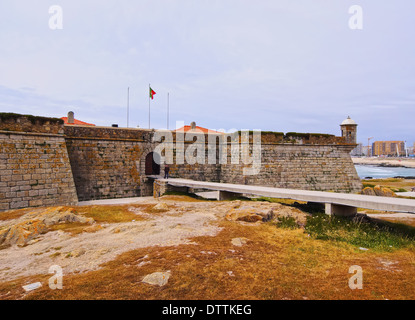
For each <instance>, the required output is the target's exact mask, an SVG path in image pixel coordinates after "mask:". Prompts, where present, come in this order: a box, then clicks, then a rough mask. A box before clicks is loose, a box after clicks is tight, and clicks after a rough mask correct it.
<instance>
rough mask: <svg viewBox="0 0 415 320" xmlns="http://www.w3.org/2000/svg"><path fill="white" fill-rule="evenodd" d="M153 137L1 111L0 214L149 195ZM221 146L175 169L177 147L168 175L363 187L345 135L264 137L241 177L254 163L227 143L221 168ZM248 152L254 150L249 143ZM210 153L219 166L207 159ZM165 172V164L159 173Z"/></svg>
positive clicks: (291, 185) (342, 189) (338, 189)
mask: <svg viewBox="0 0 415 320" xmlns="http://www.w3.org/2000/svg"><path fill="white" fill-rule="evenodd" d="M154 134H155V131H154V130H146V129H123V128H110V127H87V126H64V125H63V123H62V122H61V120H59V119H51V118H41V117H31V116H22V115H14V116H11V115H8V116H5V114H3V116H2V114H0V210H8V209H14V208H23V207H32V206H46V205H65V204H67V205H69V204H73V203H76V202H77V201H78V200H79V201H83V200H93V199H109V198H124V197H138V196H149V195H152V194H153V179H152V178H151V177H149V176H148V175H146V157H147V156H148V155H149V153H151V152H153V151H154V149H155V148H156V146H157V145H158V144H159V143H158V142H153V136H154ZM251 140H252V139H251ZM205 141H208V136H207V135H206V136H205ZM220 144H221V142H220V139H217V144H216V146H214V148H213V150H212V146H210V147H208V146H205V145H204V146H203V148H205V155H204V157H205V161H204V163H196V164H193V165H190V164H175V163H176V160H177V159H176V157H177V152H178V150H177V149H175V150H174V152H173V153H174V157H173V158H174V163H173V164H171V165H170V168H171V170H170V176H171V177H173V178H174V177H177V178H186V179H194V180H199V181H213V182H226V183H238V184H253V185H264V186H273V187H282V188H294V189H305V190H323V191H334V192H359V191H360V190H361V186H362V185H361V182H360V179H359V177H358V175H357V173H356V170H355V168H354V165H353V163H352V160H351V158H350V155H349V153H350V151H351V150H352V149H353V147H354V145H352V144H347V143H345V141H344V140H343V138H341V137H335V136H333V135H310V134H296V133H290V134H286V135H284V134H282V133H275V132H264V133H263V134H262V136H261V166H260V170H259V173H258V174H255V175H250V176H244V174H243V170H244V168H247V167H250V165H245V164H243V163H239V164H232V163H231V155H232V153H231V144H230V143H229V145H228V146H227V147H226V150H227V163H226V164H225V163H223V164H221V163H219V149H220ZM195 146H197V142H196V143H195V142H193V141H190V142H189V141H187V142H185V143H184V144H183V148H184V152H186V151H187V150H188V148H189V147H192V148H195ZM249 150H250V151H251V152H252V151H253V150H252V145H251V144H249ZM212 152H213V153H214V158H215V157H216V160H217V161H216V162H215V163H209V161H208V156H209V154H212ZM238 152H241V150H239V151H238ZM163 169H164V165H163V164H162V165H161V168H160V173H161V174H163Z"/></svg>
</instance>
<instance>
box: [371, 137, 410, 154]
mask: <svg viewBox="0 0 415 320" xmlns="http://www.w3.org/2000/svg"><path fill="white" fill-rule="evenodd" d="M405 155H406V151H405V142H404V141H375V142H374V143H373V144H372V156H405Z"/></svg>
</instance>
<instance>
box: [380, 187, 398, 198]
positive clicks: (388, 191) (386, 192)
mask: <svg viewBox="0 0 415 320" xmlns="http://www.w3.org/2000/svg"><path fill="white" fill-rule="evenodd" d="M382 193H383V196H384V197H391V198H394V197H397V195H396V193H395V192H393V191H392V190H391V189H389V188H386V187H383V188H382Z"/></svg>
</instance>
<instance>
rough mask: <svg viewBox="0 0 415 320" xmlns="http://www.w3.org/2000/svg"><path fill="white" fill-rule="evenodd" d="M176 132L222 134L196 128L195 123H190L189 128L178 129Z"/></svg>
mask: <svg viewBox="0 0 415 320" xmlns="http://www.w3.org/2000/svg"><path fill="white" fill-rule="evenodd" d="M176 131H182V132H189V131H190V132H191V131H196V132H203V133H220V134H222V133H223V132H219V131H215V130H210V129H207V128H203V127H199V126H196V122H192V123H191V124H190V126H184V127H181V128H180V129H177V130H176Z"/></svg>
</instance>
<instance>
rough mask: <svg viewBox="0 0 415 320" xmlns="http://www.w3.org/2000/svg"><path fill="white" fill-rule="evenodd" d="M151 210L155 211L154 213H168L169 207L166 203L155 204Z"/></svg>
mask: <svg viewBox="0 0 415 320" xmlns="http://www.w3.org/2000/svg"><path fill="white" fill-rule="evenodd" d="M152 210H155V211H168V210H169V206H168V205H167V204H166V203H164V202H160V203H158V204H156V205H155V206H154V207H153V209H152Z"/></svg>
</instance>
